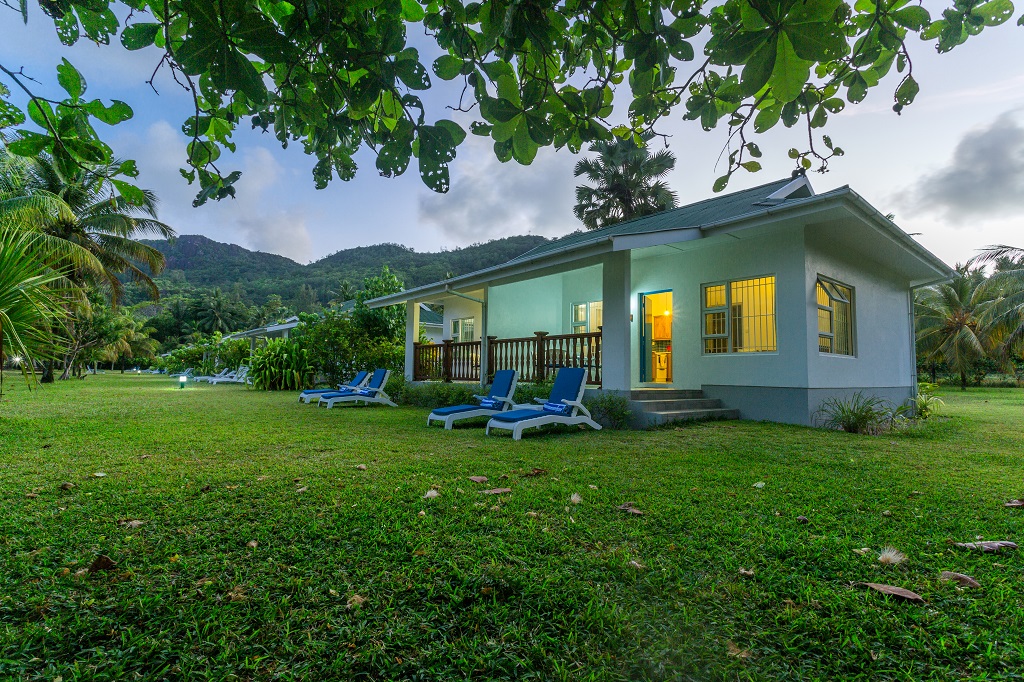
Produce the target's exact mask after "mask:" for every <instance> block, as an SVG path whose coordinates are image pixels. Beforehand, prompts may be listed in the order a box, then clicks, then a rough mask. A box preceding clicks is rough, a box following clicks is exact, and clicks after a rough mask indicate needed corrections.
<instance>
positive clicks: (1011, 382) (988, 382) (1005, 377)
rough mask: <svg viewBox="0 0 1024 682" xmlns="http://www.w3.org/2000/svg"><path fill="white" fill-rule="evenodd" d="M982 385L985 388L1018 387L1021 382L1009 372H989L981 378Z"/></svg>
mask: <svg viewBox="0 0 1024 682" xmlns="http://www.w3.org/2000/svg"><path fill="white" fill-rule="evenodd" d="M981 385H982V386H984V387H985V388H1018V387H1019V386H1020V382H1019V381H1018V380H1017V377H1015V376H1012V375H1009V374H989V375H988V376H986V377H985V378H984V379H982V380H981Z"/></svg>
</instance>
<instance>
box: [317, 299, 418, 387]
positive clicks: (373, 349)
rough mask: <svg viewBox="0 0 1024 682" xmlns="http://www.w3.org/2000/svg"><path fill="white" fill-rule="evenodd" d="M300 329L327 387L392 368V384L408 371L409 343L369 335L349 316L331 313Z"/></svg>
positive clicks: (321, 378) (320, 377)
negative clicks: (406, 359) (366, 373)
mask: <svg viewBox="0 0 1024 682" xmlns="http://www.w3.org/2000/svg"><path fill="white" fill-rule="evenodd" d="M298 330H299V336H298V338H301V339H302V340H303V343H304V344H305V347H306V348H307V349H308V350H309V358H310V362H312V363H313V368H314V371H315V373H316V375H317V377H318V379H319V380H320V381H322V382H325V383H327V384H330V385H334V384H340V383H342V382H344V381H348V380H349V379H351V378H352V376H353V375H354V374H355V373H356V372H358V371H360V370H367V371H371V370H374V369H378V368H385V369H390V370H391V371H392V381H394V378H395V374H401V373H402V372H403V371H404V368H405V344H404V343H402V342H398V341H394V340H392V339H386V338H372V337H370V336H368V335H367V334H366V333H365V332H364V331H363V330H362V329H361V328H360V327H359V326H358V325H356V324H355V323H354V322H353V321H352V318H351V317H350V316H349V315H347V314H343V313H336V312H328V313H326V314H325V315H324V316H323V318H321V319H316V320H312V321H308V322H306V323H304V324H303V325H301V326H300V327H299V328H298ZM389 386H390V384H389ZM388 393H389V394H390V391H388Z"/></svg>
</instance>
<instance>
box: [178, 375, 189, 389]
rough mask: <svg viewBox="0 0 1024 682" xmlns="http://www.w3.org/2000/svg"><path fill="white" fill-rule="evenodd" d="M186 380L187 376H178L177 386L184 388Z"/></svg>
mask: <svg viewBox="0 0 1024 682" xmlns="http://www.w3.org/2000/svg"><path fill="white" fill-rule="evenodd" d="M186 381H188V377H186V376H184V375H182V376H180V377H178V388H185V382H186Z"/></svg>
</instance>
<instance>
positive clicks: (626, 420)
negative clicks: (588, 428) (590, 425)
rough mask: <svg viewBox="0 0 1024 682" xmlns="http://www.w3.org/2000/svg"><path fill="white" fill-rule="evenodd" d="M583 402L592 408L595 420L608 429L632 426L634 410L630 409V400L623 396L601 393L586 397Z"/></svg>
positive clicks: (591, 412)
mask: <svg viewBox="0 0 1024 682" xmlns="http://www.w3.org/2000/svg"><path fill="white" fill-rule="evenodd" d="M583 404H584V405H585V406H586V408H587V409H588V410H590V414H591V416H592V417H593V418H594V421H596V422H597V423H598V424H600V425H601V426H603V427H604V428H606V429H614V430H619V429H628V428H629V427H630V426H631V423H632V419H633V412H632V410H630V409H629V400H627V399H626V398H623V397H622V396H618V395H612V394H610V393H599V394H597V395H595V396H593V397H584V398H583Z"/></svg>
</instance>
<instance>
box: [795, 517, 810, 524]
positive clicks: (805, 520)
mask: <svg viewBox="0 0 1024 682" xmlns="http://www.w3.org/2000/svg"><path fill="white" fill-rule="evenodd" d="M796 522H797V523H810V522H811V521H810V519H808V518H807V517H806V516H798V517H796Z"/></svg>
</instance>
